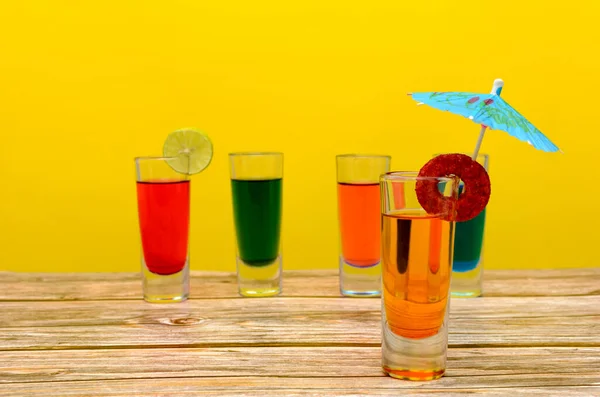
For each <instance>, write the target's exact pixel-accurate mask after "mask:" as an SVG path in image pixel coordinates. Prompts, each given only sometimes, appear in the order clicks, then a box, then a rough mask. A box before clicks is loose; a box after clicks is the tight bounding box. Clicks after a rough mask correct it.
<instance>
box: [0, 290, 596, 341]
mask: <svg viewBox="0 0 600 397" xmlns="http://www.w3.org/2000/svg"><path fill="white" fill-rule="evenodd" d="M380 320H381V312H380V307H379V301H378V300H373V299H341V298H312V299H311V298H293V299H290V298H269V299H212V300H211V299H205V300H195V301H189V302H185V303H183V304H171V305H151V304H147V303H144V302H136V301H129V302H117V301H112V302H111V301H89V302H37V303H36V304H34V305H31V304H28V303H27V302H4V303H3V304H2V310H0V324H1V327H0V349H1V350H19V349H74V348H87V347H104V348H131V347H135V346H140V347H143V346H146V347H169V346H171V347H185V346H188V347H219V346H252V345H263V346H265V345H272V346H315V345H331V344H333V345H339V346H356V345H358V346H362V345H373V346H375V345H378V344H379V343H380V337H381V336H380ZM598 335H600V296H585V297H545V298H541V297H540V298H537V297H531V298H483V299H478V300H464V299H463V300H455V301H453V303H452V307H451V320H450V337H449V341H450V345H451V346H455V347H459V346H480V347H485V346H590V347H593V346H600V337H599V336H598Z"/></svg>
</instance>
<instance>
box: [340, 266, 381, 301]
mask: <svg viewBox="0 0 600 397" xmlns="http://www.w3.org/2000/svg"><path fill="white" fill-rule="evenodd" d="M340 293H341V294H342V295H344V296H350V297H355V298H372V297H378V296H381V264H380V263H379V262H378V263H376V264H374V265H373V266H368V267H358V266H353V265H350V264H349V263H347V262H346V261H345V260H344V258H343V257H342V256H340Z"/></svg>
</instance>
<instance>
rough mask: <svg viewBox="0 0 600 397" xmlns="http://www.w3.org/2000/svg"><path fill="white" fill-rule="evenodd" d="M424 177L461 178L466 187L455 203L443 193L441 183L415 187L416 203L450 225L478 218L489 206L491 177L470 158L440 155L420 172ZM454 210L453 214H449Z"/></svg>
mask: <svg viewBox="0 0 600 397" xmlns="http://www.w3.org/2000/svg"><path fill="white" fill-rule="evenodd" d="M419 176H421V177H444V176H445V177H450V176H457V177H459V178H460V179H461V180H462V181H463V183H464V184H465V187H464V189H463V191H462V193H461V194H460V196H459V197H458V200H456V201H455V199H454V198H452V197H445V196H444V195H443V194H442V193H440V191H439V188H438V181H435V180H419V181H417V183H416V193H417V200H419V203H420V204H421V206H422V207H423V209H424V210H425V211H427V212H428V213H430V214H440V215H441V216H442V219H445V220H447V221H456V222H464V221H468V220H470V219H473V218H475V217H476V216H477V215H479V213H480V212H481V211H483V210H484V208H485V206H486V205H487V203H488V201H489V199H490V194H491V184H490V177H489V175H488V173H487V172H486V170H485V168H483V166H482V165H481V164H479V163H478V162H477V161H474V160H473V159H471V157H469V156H467V155H465V154H461V153H451V154H440V155H439V156H436V157H434V158H432V159H431V160H429V161H428V162H427V164H425V165H424V166H423V167H422V168H421V170H420V171H419ZM453 207H454V211H452V210H449V209H452V208H453Z"/></svg>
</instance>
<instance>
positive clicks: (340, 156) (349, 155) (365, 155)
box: [335, 153, 392, 159]
mask: <svg viewBox="0 0 600 397" xmlns="http://www.w3.org/2000/svg"><path fill="white" fill-rule="evenodd" d="M335 157H336V158H338V159H343V158H366V159H391V158H392V156H391V155H388V154H368V153H345V154H338V155H336V156H335Z"/></svg>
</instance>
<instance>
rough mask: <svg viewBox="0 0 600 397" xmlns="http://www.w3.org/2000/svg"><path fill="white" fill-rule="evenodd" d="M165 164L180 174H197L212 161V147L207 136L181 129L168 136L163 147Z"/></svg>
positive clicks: (192, 130) (190, 129)
mask: <svg viewBox="0 0 600 397" xmlns="http://www.w3.org/2000/svg"><path fill="white" fill-rule="evenodd" d="M163 156H165V157H171V158H170V159H168V160H167V163H168V164H169V165H170V166H171V168H173V169H174V170H175V171H177V172H179V173H181V174H188V175H192V174H197V173H199V172H201V171H203V170H204V169H205V168H206V167H208V165H209V164H210V161H211V160H212V156H213V146H212V142H211V141H210V138H209V137H208V135H206V134H204V133H203V132H200V131H198V130H196V129H193V128H183V129H180V130H177V131H173V132H171V133H170V134H169V136H168V137H167V139H166V140H165V143H164V145H163Z"/></svg>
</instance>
